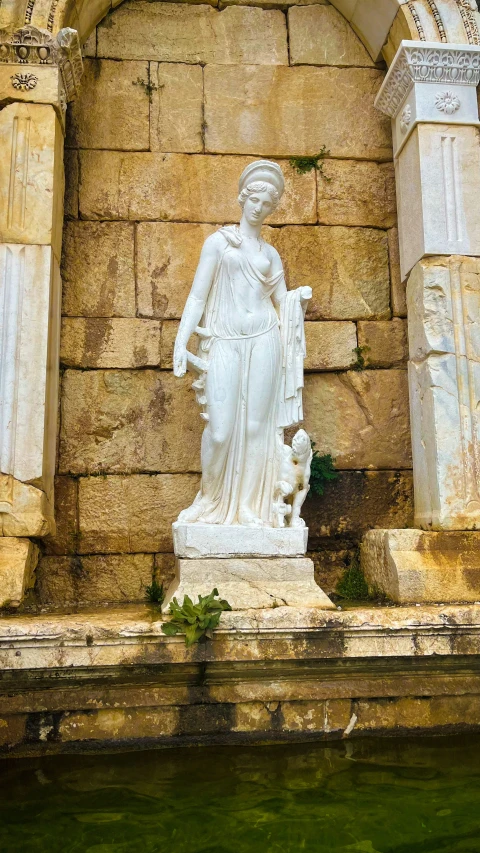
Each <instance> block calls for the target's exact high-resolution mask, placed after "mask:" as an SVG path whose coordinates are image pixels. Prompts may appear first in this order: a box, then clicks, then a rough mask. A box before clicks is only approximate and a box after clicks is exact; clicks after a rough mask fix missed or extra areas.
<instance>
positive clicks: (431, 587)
mask: <svg viewBox="0 0 480 853" xmlns="http://www.w3.org/2000/svg"><path fill="white" fill-rule="evenodd" d="M362 568H363V571H364V574H365V578H366V580H367V582H368V584H369V586H370V587H371V588H372V589H376V590H378V591H380V592H382V593H383V594H384V595H386V596H387V597H388V598H390V599H391V600H392V601H395V602H397V603H398V604H402V603H405V604H407V603H411V602H414V603H418V602H427V601H432V602H433V601H437V602H441V603H443V602H454V601H471V602H475V601H478V600H479V599H480V533H473V532H460V531H442V532H440V533H432V532H426V531H423V530H371V531H370V532H369V533H367V534H366V536H365V537H364V539H363V542H362Z"/></svg>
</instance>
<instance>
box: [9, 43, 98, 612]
mask: <svg viewBox="0 0 480 853" xmlns="http://www.w3.org/2000/svg"><path fill="white" fill-rule="evenodd" d="M81 71H82V60H81V54H80V48H79V44H78V39H77V34H76V32H75V30H69V29H66V30H62V31H61V32H60V33H59V34H58V36H57V38H56V39H54V38H52V36H51V35H50V33H46V32H43V31H41V30H38V29H36V28H34V27H25V28H23V29H22V30H19V31H17V32H15V33H13V34H8V33H5V32H0V106H2V107H3V109H1V111H0V606H5V605H6V604H10V605H11V606H16V605H18V604H19V603H20V601H21V600H22V597H23V594H24V591H25V589H26V588H27V587H28V585H29V584H30V583H31V581H32V576H33V570H34V568H35V564H36V557H37V551H38V549H37V548H36V546H35V545H34V544H33V543H31V542H30V540H29V539H28V538H27V537H30V536H32V537H39V536H44V535H46V534H47V533H49V532H51V531H52V530H54V524H55V522H54V517H53V478H54V472H55V444H56V423H57V398H58V358H59V330H60V300H61V281H60V253H61V242H62V225H63V190H64V177H63V134H64V120H65V110H66V105H67V101H68V100H70V99H71V98H72V97H73V96H74V95H75V92H76V89H77V86H78V82H79V79H80V75H81Z"/></svg>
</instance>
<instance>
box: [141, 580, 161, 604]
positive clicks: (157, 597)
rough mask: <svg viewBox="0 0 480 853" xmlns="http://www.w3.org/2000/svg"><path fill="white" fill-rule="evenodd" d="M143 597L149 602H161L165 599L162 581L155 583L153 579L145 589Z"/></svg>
mask: <svg viewBox="0 0 480 853" xmlns="http://www.w3.org/2000/svg"><path fill="white" fill-rule="evenodd" d="M145 598H146V599H147V601H149V602H150V604H163V602H164V600H165V591H164V589H163V583H157V581H156V580H155V579H154V580H153V581H152V583H151V585H150V586H147V587H146V589H145Z"/></svg>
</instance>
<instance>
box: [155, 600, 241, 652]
mask: <svg viewBox="0 0 480 853" xmlns="http://www.w3.org/2000/svg"><path fill="white" fill-rule="evenodd" d="M231 609H232V608H231V607H230V605H229V603H228V601H225V600H224V599H222V598H218V589H213V590H212V592H211V593H210V595H199V596H198V604H194V603H193V601H192V599H191V598H190V597H189V596H188V595H186V596H185V597H184V599H183V604H182V605H181V606H180V604H179V603H178V601H177V599H176V598H174V599H173V601H172V602H171V603H170V608H169V611H168V612H169V615H170V616H171V617H172V618H171V619H170V621H169V622H165V624H164V625H162V631H163V633H164V634H166V636H167V637H173V636H175V634H185V645H186V646H187V648H188V647H189V646H193V644H194V643H198V642H200V640H202V639H203V638H204V637H208V638H209V639H211V637H212V632H213V631H214V630H215V628H218V623H219V622H220V616H221V615H222V613H223V611H224V610H231Z"/></svg>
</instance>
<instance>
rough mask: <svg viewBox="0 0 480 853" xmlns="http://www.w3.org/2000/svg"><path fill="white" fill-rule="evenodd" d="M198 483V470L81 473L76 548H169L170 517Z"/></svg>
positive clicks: (83, 550)
mask: <svg viewBox="0 0 480 853" xmlns="http://www.w3.org/2000/svg"><path fill="white" fill-rule="evenodd" d="M198 487H199V477H198V475H197V474H158V475H156V476H149V475H147V474H136V475H135V474H134V475H132V476H130V477H88V478H81V479H80V480H79V512H80V546H79V550H80V552H81V553H87V554H88V553H95V552H98V551H99V552H102V553H107V552H112V553H114V552H118V553H128V552H140V551H143V552H155V551H171V549H172V522H173V521H175V520H176V518H177V516H178V514H179V512H180V511H181V510H182V509H185V507H187V506H189V505H190V504H191V503H192V501H193V499H194V497H195V495H196V494H197V491H198Z"/></svg>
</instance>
